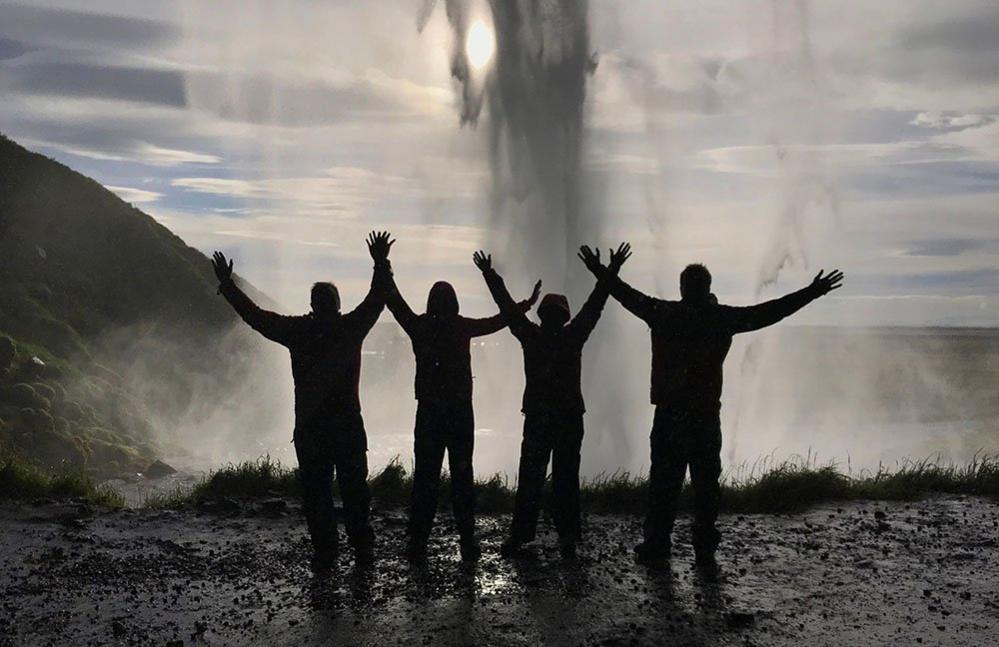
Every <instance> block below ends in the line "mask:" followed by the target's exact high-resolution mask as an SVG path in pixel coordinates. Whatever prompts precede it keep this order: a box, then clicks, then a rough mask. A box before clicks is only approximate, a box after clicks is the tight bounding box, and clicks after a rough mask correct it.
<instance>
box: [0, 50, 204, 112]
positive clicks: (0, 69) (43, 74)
mask: <svg viewBox="0 0 999 647" xmlns="http://www.w3.org/2000/svg"><path fill="white" fill-rule="evenodd" d="M15 62H16V63H17V64H16V65H13V64H9V65H3V66H0V81H2V82H3V83H4V85H5V86H6V87H7V89H8V91H14V92H21V93H25V94H38V95H49V96H70V97H95V98H100V99H104V100H114V99H118V100H122V101H136V102H143V103H154V104H159V105H164V106H172V107H177V108H182V107H184V106H186V105H187V99H186V91H185V86H184V76H183V74H182V73H181V72H178V71H177V70H164V69H155V68H139V67H118V66H109V65H95V64H90V63H75V62H69V61H46V60H42V61H33V60H29V61H15Z"/></svg>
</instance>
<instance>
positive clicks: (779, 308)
mask: <svg viewBox="0 0 999 647" xmlns="http://www.w3.org/2000/svg"><path fill="white" fill-rule="evenodd" d="M842 282H843V273H842V272H840V271H839V270H833V271H832V272H830V273H829V274H826V275H825V276H823V275H822V271H819V273H818V274H817V275H816V276H815V278H814V279H813V280H812V282H811V284H809V285H808V286H807V287H804V288H802V289H800V290H798V291H797V292H792V293H790V294H785V295H784V296H782V297H780V298H779V299H773V300H771V301H765V302H763V303H760V304H757V305H755V306H742V307H733V306H728V307H726V308H725V310H724V312H725V313H726V314H725V317H726V320H727V324H728V327H729V329H730V330H731V332H732V333H733V334H736V333H741V332H750V331H753V330H759V329H760V328H766V327H767V326H771V325H773V324H775V323H777V322H778V321H780V320H781V319H783V318H784V317H787V316H789V315H792V314H794V313H795V312H797V311H798V310H801V309H802V308H804V307H805V306H806V305H808V304H809V303H811V302H812V301H814V300H815V299H818V298H819V297H821V296H824V295H826V294H829V293H830V292H832V291H833V290H835V289H837V288H839V287H840V286H841V285H842Z"/></svg>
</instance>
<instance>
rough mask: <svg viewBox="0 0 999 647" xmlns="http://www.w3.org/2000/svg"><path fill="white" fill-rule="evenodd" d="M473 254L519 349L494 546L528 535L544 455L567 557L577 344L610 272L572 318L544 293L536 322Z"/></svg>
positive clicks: (595, 256)
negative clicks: (512, 451) (508, 469)
mask: <svg viewBox="0 0 999 647" xmlns="http://www.w3.org/2000/svg"><path fill="white" fill-rule="evenodd" d="M620 251H621V248H619V251H618V252H614V253H612V254H611V259H610V272H612V273H615V274H616V272H617V271H618V270H619V269H620V267H621V265H622V264H623V263H624V261H625V260H626V258H627V257H626V256H624V255H623V254H622V253H620ZM579 258H580V259H581V260H582V261H583V262H584V263H585V264H587V265H588V266H589V265H592V264H594V263H596V264H599V263H600V253H599V252H593V251H592V250H591V249H590V248H589V247H586V246H584V247H582V248H580V252H579ZM473 259H474V261H475V265H476V266H477V267H478V268H479V269H480V270H481V271H482V275H483V277H484V278H485V280H486V285H488V286H489V291H490V293H491V294H492V295H493V299H495V301H496V303H497V305H499V307H500V312H501V313H503V315H504V316H505V317H506V320H507V323H508V324H509V326H510V332H512V333H513V335H514V336H515V337H516V338H517V340H518V341H520V345H521V347H522V348H523V351H524V374H525V377H526V384H525V387H524V398H523V407H522V411H523V413H524V437H523V442H522V443H521V448H520V467H519V471H518V480H517V496H516V500H515V503H514V512H513V523H512V527H511V529H510V536H509V538H508V539H507V540H506V541H505V542H503V545H502V547H501V549H500V550H501V553H502V554H503V555H505V556H511V555H515V554H517V553H518V552H519V551H520V549H521V547H522V546H523V545H524V544H526V543H528V542H531V541H533V540H534V538H535V532H536V529H537V523H538V513H539V512H540V509H541V492H542V489H543V487H544V482H545V475H546V473H547V471H548V462H549V459H550V460H551V463H552V489H553V497H552V501H553V505H552V516H553V518H554V520H555V528H556V530H557V531H558V535H559V550H560V552H561V554H562V556H563V557H565V558H572V557H574V556H575V554H576V543H577V542H578V541H579V539H580V530H581V528H580V510H579V457H580V447H581V446H582V442H583V413H584V412H585V410H586V408H585V406H584V404H583V391H582V386H581V378H582V353H583V345H584V344H585V343H586V340H587V339H588V338H589V336H590V333H592V332H593V329H594V328H595V327H596V325H597V321H598V320H599V319H600V314H601V312H602V311H603V308H604V305H605V304H606V303H607V297H608V296H609V294H610V283H611V280H610V279H611V277H610V276H609V275H608V276H605V277H603V278H601V279H600V280H598V281H597V284H596V286H595V287H594V288H593V291H592V292H591V293H590V296H589V298H588V299H587V300H586V303H585V304H583V307H582V308H581V309H580V311H579V314H577V315H576V317H575V318H573V317H572V313H571V311H570V310H569V300H568V299H567V298H566V297H565V296H564V295H562V294H546V295H545V297H544V298H543V299H542V300H541V305H540V306H538V317H539V318H540V319H541V324H540V325H538V324H536V323H534V322H533V321H531V320H530V319H528V318H527V316H526V315H525V314H524V312H523V311H522V310H521V309H519V308H518V307H517V305H516V304H515V303H514V301H513V299H512V298H511V297H510V293H509V292H507V289H506V286H505V285H504V283H503V279H502V278H501V277H500V275H499V274H497V273H496V271H495V270H494V269H493V267H492V256H490V255H487V254H485V253H484V252H482V251H479V252H476V253H475V254H474V256H473Z"/></svg>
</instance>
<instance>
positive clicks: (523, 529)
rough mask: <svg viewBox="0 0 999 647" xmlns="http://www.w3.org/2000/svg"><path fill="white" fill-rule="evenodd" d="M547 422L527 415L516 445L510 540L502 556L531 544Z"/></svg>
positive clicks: (543, 472)
mask: <svg viewBox="0 0 999 647" xmlns="http://www.w3.org/2000/svg"><path fill="white" fill-rule="evenodd" d="M547 427H548V420H547V418H544V417H541V416H535V415H527V416H526V417H525V418H524V439H523V441H522V442H521V444H520V469H519V470H518V473H517V496H516V499H515V501H514V509H513V523H512V524H511V528H510V537H509V539H508V540H507V541H506V542H505V543H504V550H505V552H508V553H512V552H516V551H517V549H518V548H520V545H521V544H525V543H527V542H529V541H533V540H534V536H535V532H536V530H537V525H538V513H539V512H540V511H541V495H542V491H543V489H544V486H545V475H546V472H547V471H548V456H549V454H551V444H550V441H549V439H548V436H549V429H548V428H547Z"/></svg>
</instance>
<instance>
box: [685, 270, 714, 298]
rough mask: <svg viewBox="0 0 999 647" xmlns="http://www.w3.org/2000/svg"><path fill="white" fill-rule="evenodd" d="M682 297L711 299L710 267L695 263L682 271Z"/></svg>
mask: <svg viewBox="0 0 999 647" xmlns="http://www.w3.org/2000/svg"><path fill="white" fill-rule="evenodd" d="M680 298H681V299H683V300H684V301H709V300H710V299H711V272H709V271H708V268H706V267H704V266H703V265H701V264H700V263H694V264H692V265H688V266H687V267H685V268H684V270H683V271H682V272H680Z"/></svg>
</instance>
